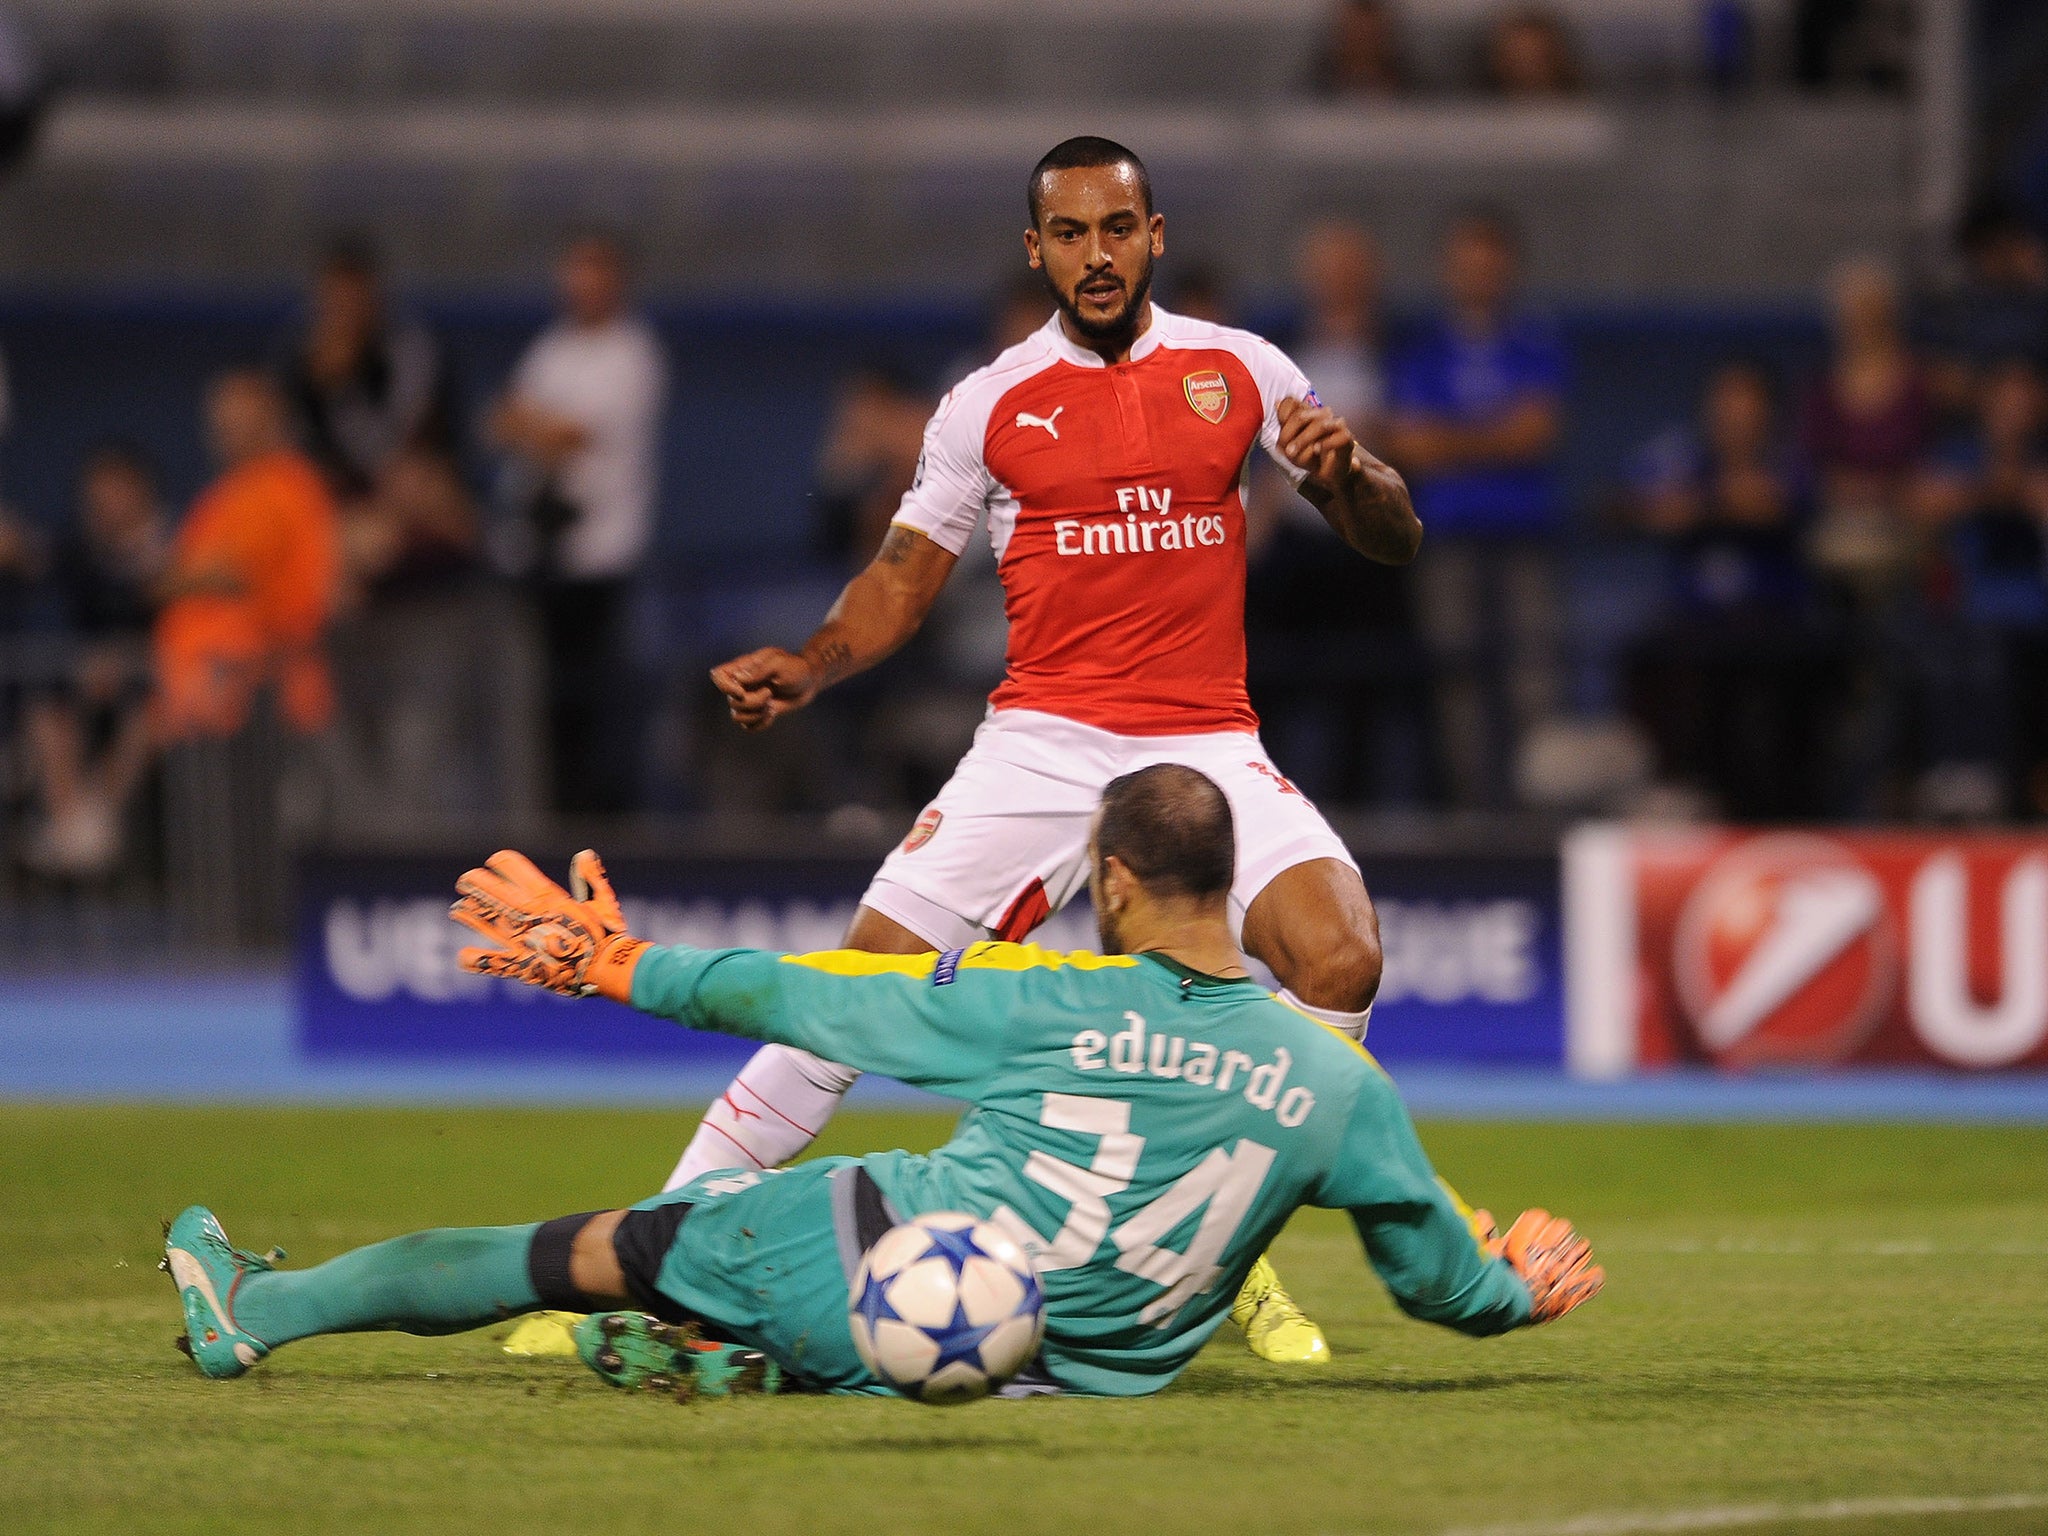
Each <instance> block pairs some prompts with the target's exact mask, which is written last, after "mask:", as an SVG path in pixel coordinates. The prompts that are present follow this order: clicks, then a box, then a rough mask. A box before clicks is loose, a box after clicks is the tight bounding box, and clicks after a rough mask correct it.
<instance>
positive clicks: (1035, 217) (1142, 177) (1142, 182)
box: [1024, 133, 1152, 228]
mask: <svg viewBox="0 0 2048 1536" xmlns="http://www.w3.org/2000/svg"><path fill="white" fill-rule="evenodd" d="M1102 165H1128V166H1129V167H1130V168H1131V174H1132V175H1133V176H1135V177H1137V179H1138V192H1139V194H1140V195H1141V196H1142V197H1143V198H1144V199H1145V217H1146V218H1148V219H1149V218H1150V217H1151V216H1152V175H1151V173H1150V172H1149V171H1147V170H1146V169H1145V162H1144V161H1142V160H1140V159H1139V158H1138V157H1137V156H1136V155H1135V154H1133V153H1132V152H1131V151H1130V150H1128V149H1125V148H1124V147H1123V145H1121V144H1119V143H1117V141H1116V140H1115V139H1105V138H1101V137H1099V136H1097V135H1095V134H1092V133H1083V134H1077V135H1076V136H1075V137H1073V138H1071V139H1062V140H1060V142H1059V143H1057V144H1055V145H1053V147H1052V148H1051V149H1048V150H1047V151H1046V152H1045V153H1044V155H1042V156H1041V157H1040V158H1039V161H1038V164H1036V165H1034V166H1033V167H1031V180H1030V181H1029V182H1027V183H1026V184H1025V187H1024V206H1025V207H1027V208H1029V209H1030V210H1031V223H1032V227H1033V228H1036V227H1037V225H1038V222H1039V217H1040V209H1039V206H1038V189H1039V185H1040V183H1042V182H1043V181H1044V180H1045V178H1046V176H1047V174H1048V173H1050V172H1052V171H1088V170H1093V169H1095V168H1096V167H1097V166H1102Z"/></svg>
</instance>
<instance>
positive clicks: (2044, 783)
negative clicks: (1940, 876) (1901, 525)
mask: <svg viewBox="0 0 2048 1536" xmlns="http://www.w3.org/2000/svg"><path fill="white" fill-rule="evenodd" d="M2044 426H2048V386H2044V383H2043V380H2042V377H2041V373H2040V371H2039V370H2038V369H2037V368H2035V366H2034V365H2033V364H2032V363H2031V362H2030V361H2028V360H2027V359H2026V358H2023V357H2015V358H2010V359H2008V360H2006V361H2005V362H2003V363H2000V364H1997V365H1995V366H1993V367H1991V368H1989V369H1988V370H1987V371H1986V372H1985V374H1984V377H1983V381H1982V383H1981V385H1980V387H1979V390H1978V407H1977V420H1976V422H1975V423H1974V424H1973V426H1972V428H1971V430H1970V431H1968V432H1967V433H1965V434H1962V435H1960V436H1958V437H1957V438H1955V439H1953V440H1951V441H1950V442H1948V443H1947V444H1945V445H1943V446H1942V447H1941V448H1940V449H1938V450H1937V451H1936V453H1935V454H1934V455H1933V456H1932V457H1931V459H1930V462H1929V463H1928V464H1927V465H1926V466H1925V467H1924V468H1923V469H1922V471H1921V472H1920V474H1919V476H1918V477H1917V480H1916V482H1915V484H1914V485H1913V487H1912V491H1911V494H1910V496H1909V498H1908V506H1909V510H1910V512H1911V514H1912V517H1913V520H1914V522H1915V523H1916V524H1917V525H1918V526H1919V528H1920V529H1921V530H1922V532H1923V536H1924V537H1925V539H1926V540H1927V542H1928V544H1929V546H1930V550H1931V553H1932V554H1933V557H1934V558H1933V560H1932V562H1931V564H1932V570H1931V571H1930V572H1929V574H1928V577H1927V579H1926V580H1924V581H1923V582H1922V584H1921V585H1922V588H1923V596H1922V599H1921V603H1920V609H1921V612H1920V616H1919V623H1918V624H1917V625H1916V626H1914V627H1913V628H1912V629H1910V630H1909V631H1907V632H1906V633H1905V635H1904V636H1903V637H1902V640H1903V643H1902V646H1901V649H1902V651H1903V652H1904V656H1903V658H1902V660H1903V667H1902V670H1903V671H1904V673H1905V675H1906V678H1907V684H1908V688H1909V690H1910V692H1909V694H1908V697H1909V699H1910V701H1911V702H1910V707H1909V711H1908V718H1907V721H1906V730H1905V733H1904V734H1905V740H1904V741H1902V742H1901V747H1902V749H1903V750H1902V755H1903V756H1905V757H1907V758H1909V759H1910V760H1912V761H1913V762H1914V764H1915V765H1916V766H1917V767H1918V768H1919V769H1920V770H1921V773H1920V779H1919V782H1918V784H1917V786H1916V793H1915V800H1916V803H1917V806H1918V808H1919V809H1920V810H1921V811H1922V812H1923V813H1925V814H1929V815H1937V816H1939V815H1947V816H1957V815H1964V814H1969V815H1975V816H1992V815H1998V814H2001V813H2003V814H2011V813H2013V812H2016V811H2017V812H2019V813H2022V814H2025V815H2031V816H2040V815H2044V814H2048V711H2044V710H2043V709H2042V707H2041V702H2040V701H2041V699H2042V698H2043V697H2044V696H2048V434H2044Z"/></svg>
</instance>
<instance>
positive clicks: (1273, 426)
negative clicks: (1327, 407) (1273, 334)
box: [1242, 337, 1322, 485]
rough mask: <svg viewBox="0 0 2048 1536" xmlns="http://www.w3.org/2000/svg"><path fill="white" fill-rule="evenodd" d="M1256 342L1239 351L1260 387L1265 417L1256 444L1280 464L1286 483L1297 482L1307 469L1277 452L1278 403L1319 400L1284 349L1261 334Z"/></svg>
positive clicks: (1299, 482) (1314, 401)
mask: <svg viewBox="0 0 2048 1536" xmlns="http://www.w3.org/2000/svg"><path fill="white" fill-rule="evenodd" d="M1254 340H1255V341H1256V343H1257V344H1256V345H1254V346H1252V347H1249V348H1247V349H1246V350H1245V352H1244V353H1243V354H1242V355H1243V358H1244V363H1245V366H1246V367H1247V368H1249V369H1251V372H1252V380H1253V382H1254V383H1256V384H1257V385H1258V386H1259V404H1260V407H1261V408H1262V409H1263V410H1264V411H1265V413H1266V414H1265V419H1264V420H1263V421H1261V422H1260V423H1259V446H1260V447H1261V448H1263V449H1265V450H1266V456H1267V457H1268V458H1270V459H1271V460H1272V461H1273V462H1274V463H1275V464H1278V465H1279V466H1280V469H1281V472H1282V473H1284V474H1285V475H1286V476H1287V481H1288V484H1290V485H1300V484H1301V482H1302V481H1303V480H1305V479H1307V478H1308V471H1307V470H1305V469H1302V468H1301V467H1299V466H1298V465H1295V464H1291V463H1289V462H1288V461H1287V459H1286V458H1284V457H1283V456H1282V455H1281V452H1280V402H1281V401H1282V400H1306V401H1308V402H1309V403H1310V404H1312V405H1320V404H1322V401H1321V400H1319V399H1318V398H1317V397H1316V392H1315V387H1314V386H1313V385H1311V384H1310V383H1309V381H1308V375H1307V374H1305V373H1303V372H1302V371H1301V369H1300V367H1298V366H1297V365H1296V363H1295V361H1294V359H1293V358H1291V357H1289V356H1288V355H1287V354H1286V353H1285V352H1282V351H1281V350H1280V349H1279V348H1278V347H1276V346H1274V345H1273V344H1272V343H1271V342H1270V341H1267V340H1265V339H1264V338H1263V337H1258V338H1254Z"/></svg>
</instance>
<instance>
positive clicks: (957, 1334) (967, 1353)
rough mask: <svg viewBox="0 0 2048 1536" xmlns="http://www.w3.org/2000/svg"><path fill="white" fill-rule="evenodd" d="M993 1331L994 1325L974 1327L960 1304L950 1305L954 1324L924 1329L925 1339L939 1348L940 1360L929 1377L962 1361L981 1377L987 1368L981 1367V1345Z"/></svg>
mask: <svg viewBox="0 0 2048 1536" xmlns="http://www.w3.org/2000/svg"><path fill="white" fill-rule="evenodd" d="M995 1331H996V1325H995V1324H994V1323H985V1324H982V1325H979V1326H977V1325H975V1324H973V1323H970V1322H968V1321H967V1310H966V1308H964V1307H962V1306H961V1305H960V1303H959V1302H957V1301H956V1302H954V1303H953V1320H952V1321H951V1322H950V1323H948V1324H946V1326H945V1327H943V1328H927V1329H926V1330H925V1336H926V1337H927V1338H929V1339H930V1340H931V1341H932V1342H933V1343H934V1344H936V1345H938V1346H939V1358H938V1359H936V1360H934V1361H933V1362H932V1374H933V1375H934V1376H936V1375H937V1374H938V1373H939V1372H940V1371H942V1370H944V1369H945V1368H946V1367H947V1366H949V1365H951V1364H952V1363H953V1362H954V1361H956V1360H964V1361H965V1362H966V1363H967V1364H969V1365H971V1366H973V1367H974V1368H975V1369H976V1370H977V1371H980V1372H982V1373H983V1374H984V1375H986V1374H987V1372H988V1367H987V1366H986V1365H985V1364H983V1363H982V1358H981V1345H982V1341H983V1340H984V1339H986V1338H987V1337H988V1336H989V1335H990V1334H992V1333H994V1332H995Z"/></svg>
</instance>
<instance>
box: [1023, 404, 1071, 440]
mask: <svg viewBox="0 0 2048 1536" xmlns="http://www.w3.org/2000/svg"><path fill="white" fill-rule="evenodd" d="M1065 409H1066V407H1065V406H1064V405H1059V406H1054V407H1053V413H1052V414H1051V415H1050V416H1034V415H1032V414H1031V413H1030V412H1029V411H1019V412H1018V413H1017V425H1018V426H1020V427H1043V428H1045V430H1046V431H1047V432H1049V433H1051V434H1052V440H1053V441H1054V442H1058V441H1059V440H1060V429H1059V428H1058V427H1057V426H1055V425H1054V423H1055V422H1057V421H1058V420H1059V419H1060V412H1061V411H1064V410H1065Z"/></svg>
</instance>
